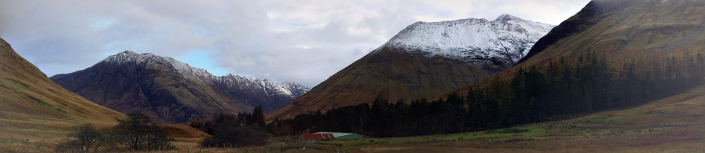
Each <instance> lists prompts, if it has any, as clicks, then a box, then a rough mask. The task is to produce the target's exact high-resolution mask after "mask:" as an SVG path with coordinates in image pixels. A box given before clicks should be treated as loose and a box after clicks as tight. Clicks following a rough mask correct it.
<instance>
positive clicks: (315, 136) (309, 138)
mask: <svg viewBox="0 0 705 153" xmlns="http://www.w3.org/2000/svg"><path fill="white" fill-rule="evenodd" d="M303 136H304V139H306V142H308V143H314V142H316V141H324V140H334V139H335V137H334V136H333V134H330V133H304V134H303Z"/></svg>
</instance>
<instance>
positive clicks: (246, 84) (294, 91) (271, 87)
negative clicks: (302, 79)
mask: <svg viewBox="0 0 705 153" xmlns="http://www.w3.org/2000/svg"><path fill="white" fill-rule="evenodd" d="M103 62H106V63H110V64H111V65H123V64H135V65H144V64H149V63H153V64H156V63H160V64H168V65H169V66H171V67H172V68H174V69H175V70H177V71H178V72H179V74H181V75H182V76H184V77H185V78H187V79H191V80H200V81H204V82H206V83H210V84H214V83H223V84H225V85H226V86H228V87H229V88H239V89H242V90H263V91H265V93H267V94H268V95H270V94H283V95H287V96H290V97H292V98H296V97H298V96H301V95H303V94H304V93H306V92H308V91H309V88H308V87H305V86H303V85H300V84H297V83H293V82H281V83H276V82H273V81H270V80H267V79H259V78H255V77H241V76H237V75H232V74H228V75H225V76H215V75H213V74H211V73H209V72H208V71H207V70H205V69H201V68H196V67H191V66H189V65H188V64H186V63H183V62H180V61H178V60H176V59H174V58H171V57H162V56H158V55H155V54H151V53H142V54H138V53H136V52H134V51H130V50H127V51H123V52H120V53H118V54H115V55H111V56H109V57H108V58H106V59H105V60H103ZM270 96H273V95H270Z"/></svg>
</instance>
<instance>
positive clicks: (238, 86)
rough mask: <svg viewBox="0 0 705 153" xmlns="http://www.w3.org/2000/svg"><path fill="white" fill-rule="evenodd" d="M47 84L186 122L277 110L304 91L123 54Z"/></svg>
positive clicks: (158, 117)
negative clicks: (210, 117)
mask: <svg viewBox="0 0 705 153" xmlns="http://www.w3.org/2000/svg"><path fill="white" fill-rule="evenodd" d="M51 79H52V80H53V81H54V82H56V83H57V84H59V85H61V86H62V87H64V88H66V89H68V90H70V91H73V92H75V93H77V94H78V95H80V96H83V97H85V98H87V99H89V100H91V101H93V102H95V103H97V104H100V105H102V106H105V107H108V108H111V109H114V110H117V111H120V112H124V113H129V112H142V113H145V114H148V115H149V116H150V117H152V118H153V119H155V120H156V121H160V122H165V123H178V122H186V121H189V120H192V119H197V118H204V117H209V116H210V115H212V114H213V113H221V112H225V113H238V112H250V111H252V110H253V108H254V107H257V106H260V105H261V106H262V107H263V109H264V111H265V112H269V111H272V110H274V109H277V108H279V107H281V106H283V105H284V104H286V103H288V102H289V101H291V100H293V99H294V98H296V97H298V96H301V95H303V94H304V93H306V92H307V91H308V90H309V89H308V88H306V87H304V86H303V85H300V84H296V83H293V82H283V83H275V82H272V81H269V80H266V79H265V80H262V79H258V78H253V77H241V76H234V75H231V74H229V75H226V76H214V75H212V74H210V73H208V72H207V71H206V70H204V69H200V68H194V67H191V66H189V65H188V64H185V63H182V62H179V61H177V60H175V59H173V58H171V57H162V56H158V55H154V54H150V53H143V54H137V53H135V52H132V51H124V52H121V53H118V54H116V55H112V56H110V57H108V58H106V59H105V60H103V61H101V62H99V63H97V64H95V65H93V66H91V67H89V68H87V69H84V70H80V71H77V72H74V73H69V74H59V75H55V76H53V77H51Z"/></svg>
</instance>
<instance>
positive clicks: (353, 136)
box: [316, 132, 365, 139]
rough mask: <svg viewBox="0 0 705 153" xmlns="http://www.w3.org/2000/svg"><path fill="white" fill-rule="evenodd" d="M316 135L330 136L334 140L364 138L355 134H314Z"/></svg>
mask: <svg viewBox="0 0 705 153" xmlns="http://www.w3.org/2000/svg"><path fill="white" fill-rule="evenodd" d="M316 133H317V134H332V135H333V137H335V139H361V138H364V137H365V136H363V135H359V134H355V133H340V132H316Z"/></svg>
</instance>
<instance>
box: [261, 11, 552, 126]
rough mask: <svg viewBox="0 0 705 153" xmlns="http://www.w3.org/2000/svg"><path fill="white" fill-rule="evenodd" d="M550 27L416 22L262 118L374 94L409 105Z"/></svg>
mask: <svg viewBox="0 0 705 153" xmlns="http://www.w3.org/2000/svg"><path fill="white" fill-rule="evenodd" d="M552 27H553V26H551V25H547V24H542V23H536V22H531V21H527V20H523V19H520V18H517V17H514V16H511V15H502V16H500V17H498V18H497V19H496V20H494V21H488V20H485V19H463V20H456V21H446V22H434V23H424V22H417V23H414V24H412V25H410V26H408V27H407V28H405V29H404V30H402V31H401V32H399V34H397V35H396V36H394V37H393V38H392V39H391V40H389V41H388V42H387V43H385V44H384V45H382V46H381V47H379V48H377V49H376V50H374V51H372V52H370V53H369V54H367V55H366V56H364V57H362V58H361V59H359V60H357V61H356V62H354V63H352V64H350V65H349V66H348V67H346V68H345V69H343V70H340V71H339V72H338V73H336V74H334V75H333V76H331V77H330V78H328V79H327V80H326V81H324V82H322V83H321V84H319V85H317V86H316V87H314V88H313V89H311V91H310V92H308V93H306V94H304V95H303V96H301V97H299V98H297V99H295V100H294V101H292V102H291V103H289V104H287V105H285V106H284V107H282V108H281V109H278V110H276V111H274V112H272V113H270V114H267V117H268V119H269V120H272V119H275V118H290V117H294V116H295V115H297V114H301V113H310V112H315V111H318V110H321V111H326V110H328V109H331V108H335V107H340V106H349V105H356V104H360V103H371V102H372V101H373V100H374V98H375V97H377V96H378V95H382V96H384V97H386V98H388V99H390V100H392V101H396V100H400V99H402V100H405V101H407V102H409V101H410V100H412V99H418V98H422V97H424V96H428V95H430V94H433V93H437V92H442V91H446V90H450V89H455V88H458V87H462V86H466V85H469V84H472V83H475V82H477V81H480V80H483V79H485V78H488V77H490V76H492V75H493V74H495V73H497V72H500V71H502V70H504V69H507V68H509V67H511V66H512V65H513V64H514V63H516V62H517V61H518V60H519V59H520V58H521V57H523V56H524V55H525V54H526V53H527V52H528V50H529V48H530V47H531V46H532V45H533V43H535V42H536V40H538V39H539V38H540V37H541V36H543V35H544V34H545V33H547V32H548V30H550V29H551V28H552Z"/></svg>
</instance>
